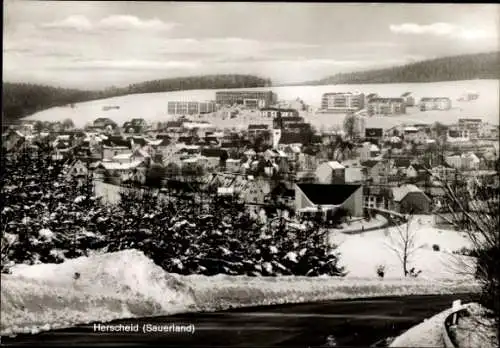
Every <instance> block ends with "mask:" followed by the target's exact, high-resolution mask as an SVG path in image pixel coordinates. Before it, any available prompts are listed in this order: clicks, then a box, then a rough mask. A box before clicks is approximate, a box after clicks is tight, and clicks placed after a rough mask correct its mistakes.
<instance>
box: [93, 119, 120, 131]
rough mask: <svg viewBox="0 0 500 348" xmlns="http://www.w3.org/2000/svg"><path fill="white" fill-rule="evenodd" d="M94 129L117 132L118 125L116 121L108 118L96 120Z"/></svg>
mask: <svg viewBox="0 0 500 348" xmlns="http://www.w3.org/2000/svg"><path fill="white" fill-rule="evenodd" d="M93 127H94V128H96V129H102V130H104V129H107V130H115V129H116V128H118V125H117V124H116V122H115V121H113V120H111V119H110V118H107V117H100V118H96V119H95V120H94V122H93Z"/></svg>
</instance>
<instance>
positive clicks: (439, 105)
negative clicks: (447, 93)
mask: <svg viewBox="0 0 500 348" xmlns="http://www.w3.org/2000/svg"><path fill="white" fill-rule="evenodd" d="M450 109H451V99H450V98H446V97H438V98H429V97H424V98H422V99H420V111H429V110H450Z"/></svg>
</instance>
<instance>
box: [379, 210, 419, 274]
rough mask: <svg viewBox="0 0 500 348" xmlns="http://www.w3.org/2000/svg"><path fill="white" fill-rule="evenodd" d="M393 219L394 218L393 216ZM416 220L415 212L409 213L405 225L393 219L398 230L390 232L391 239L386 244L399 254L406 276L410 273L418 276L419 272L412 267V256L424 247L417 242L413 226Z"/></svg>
mask: <svg viewBox="0 0 500 348" xmlns="http://www.w3.org/2000/svg"><path fill="white" fill-rule="evenodd" d="M391 219H392V218H391ZM413 222H414V216H413V214H409V215H408V217H407V219H406V222H405V224H404V225H400V224H398V223H397V221H393V223H392V225H394V226H395V228H396V231H394V232H393V233H389V241H388V242H387V243H385V245H386V246H387V247H388V248H389V249H391V250H392V251H393V252H394V253H396V255H397V256H398V258H399V260H400V261H401V265H402V267H403V273H404V275H405V277H407V276H408V275H412V276H416V275H417V274H418V273H416V272H415V269H414V268H413V267H412V268H410V267H411V262H412V257H413V254H414V253H415V251H417V250H418V249H420V248H422V247H423V245H418V244H417V234H416V230H415V229H414V228H412V224H413Z"/></svg>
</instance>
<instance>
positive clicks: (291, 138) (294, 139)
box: [280, 132, 306, 145]
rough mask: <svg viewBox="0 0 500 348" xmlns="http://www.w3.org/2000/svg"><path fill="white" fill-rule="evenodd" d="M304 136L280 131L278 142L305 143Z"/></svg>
mask: <svg viewBox="0 0 500 348" xmlns="http://www.w3.org/2000/svg"><path fill="white" fill-rule="evenodd" d="M305 143H306V137H305V136H304V135H303V134H300V133H292V132H282V133H281V137H280V144H284V145H288V144H305Z"/></svg>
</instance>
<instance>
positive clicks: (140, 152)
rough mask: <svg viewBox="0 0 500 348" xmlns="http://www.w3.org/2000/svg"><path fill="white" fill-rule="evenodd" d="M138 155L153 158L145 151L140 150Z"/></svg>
mask: <svg viewBox="0 0 500 348" xmlns="http://www.w3.org/2000/svg"><path fill="white" fill-rule="evenodd" d="M136 153H137V154H139V155H141V156H142V157H151V156H150V155H149V153H148V152H147V151H146V150H144V149H138V150H137V151H136Z"/></svg>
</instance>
